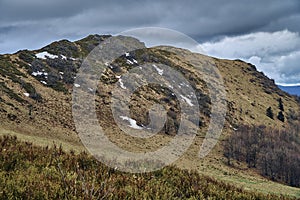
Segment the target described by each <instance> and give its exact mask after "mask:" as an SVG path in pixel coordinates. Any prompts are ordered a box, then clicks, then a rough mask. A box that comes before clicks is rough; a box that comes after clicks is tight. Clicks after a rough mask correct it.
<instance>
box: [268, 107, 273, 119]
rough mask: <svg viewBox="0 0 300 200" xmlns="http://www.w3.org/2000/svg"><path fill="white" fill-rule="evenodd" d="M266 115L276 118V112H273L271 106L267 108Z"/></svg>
mask: <svg viewBox="0 0 300 200" xmlns="http://www.w3.org/2000/svg"><path fill="white" fill-rule="evenodd" d="M266 115H267V116H268V117H269V118H271V119H274V113H273V110H272V108H271V107H269V108H267V111H266Z"/></svg>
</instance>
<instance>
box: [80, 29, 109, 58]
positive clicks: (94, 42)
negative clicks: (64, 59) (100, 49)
mask: <svg viewBox="0 0 300 200" xmlns="http://www.w3.org/2000/svg"><path fill="white" fill-rule="evenodd" d="M108 37H111V35H97V34H96V35H89V36H88V37H86V38H84V39H82V40H79V41H76V42H75V43H76V44H78V45H80V47H81V51H82V53H83V56H87V55H88V54H89V53H90V52H91V51H92V50H93V49H94V48H95V47H96V46H98V45H99V44H100V42H102V41H104V40H105V39H106V38H108Z"/></svg>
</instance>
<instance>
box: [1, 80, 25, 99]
mask: <svg viewBox="0 0 300 200" xmlns="http://www.w3.org/2000/svg"><path fill="white" fill-rule="evenodd" d="M0 91H2V92H5V93H6V94H7V95H8V96H9V97H10V98H11V99H14V100H16V101H18V102H20V103H26V102H27V101H26V100H24V99H23V98H21V97H20V96H19V95H18V94H16V93H14V91H12V90H11V89H9V88H8V87H7V86H6V85H5V83H4V82H0Z"/></svg>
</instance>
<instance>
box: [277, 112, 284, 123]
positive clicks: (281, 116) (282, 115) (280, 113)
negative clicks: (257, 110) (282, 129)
mask: <svg viewBox="0 0 300 200" xmlns="http://www.w3.org/2000/svg"><path fill="white" fill-rule="evenodd" d="M277 119H279V120H280V121H282V122H284V114H283V112H282V111H279V113H278V115H277Z"/></svg>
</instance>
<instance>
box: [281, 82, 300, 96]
mask: <svg viewBox="0 0 300 200" xmlns="http://www.w3.org/2000/svg"><path fill="white" fill-rule="evenodd" d="M278 87H279V88H280V89H281V90H283V91H285V92H287V93H289V94H291V95H297V96H300V86H282V85H278Z"/></svg>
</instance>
